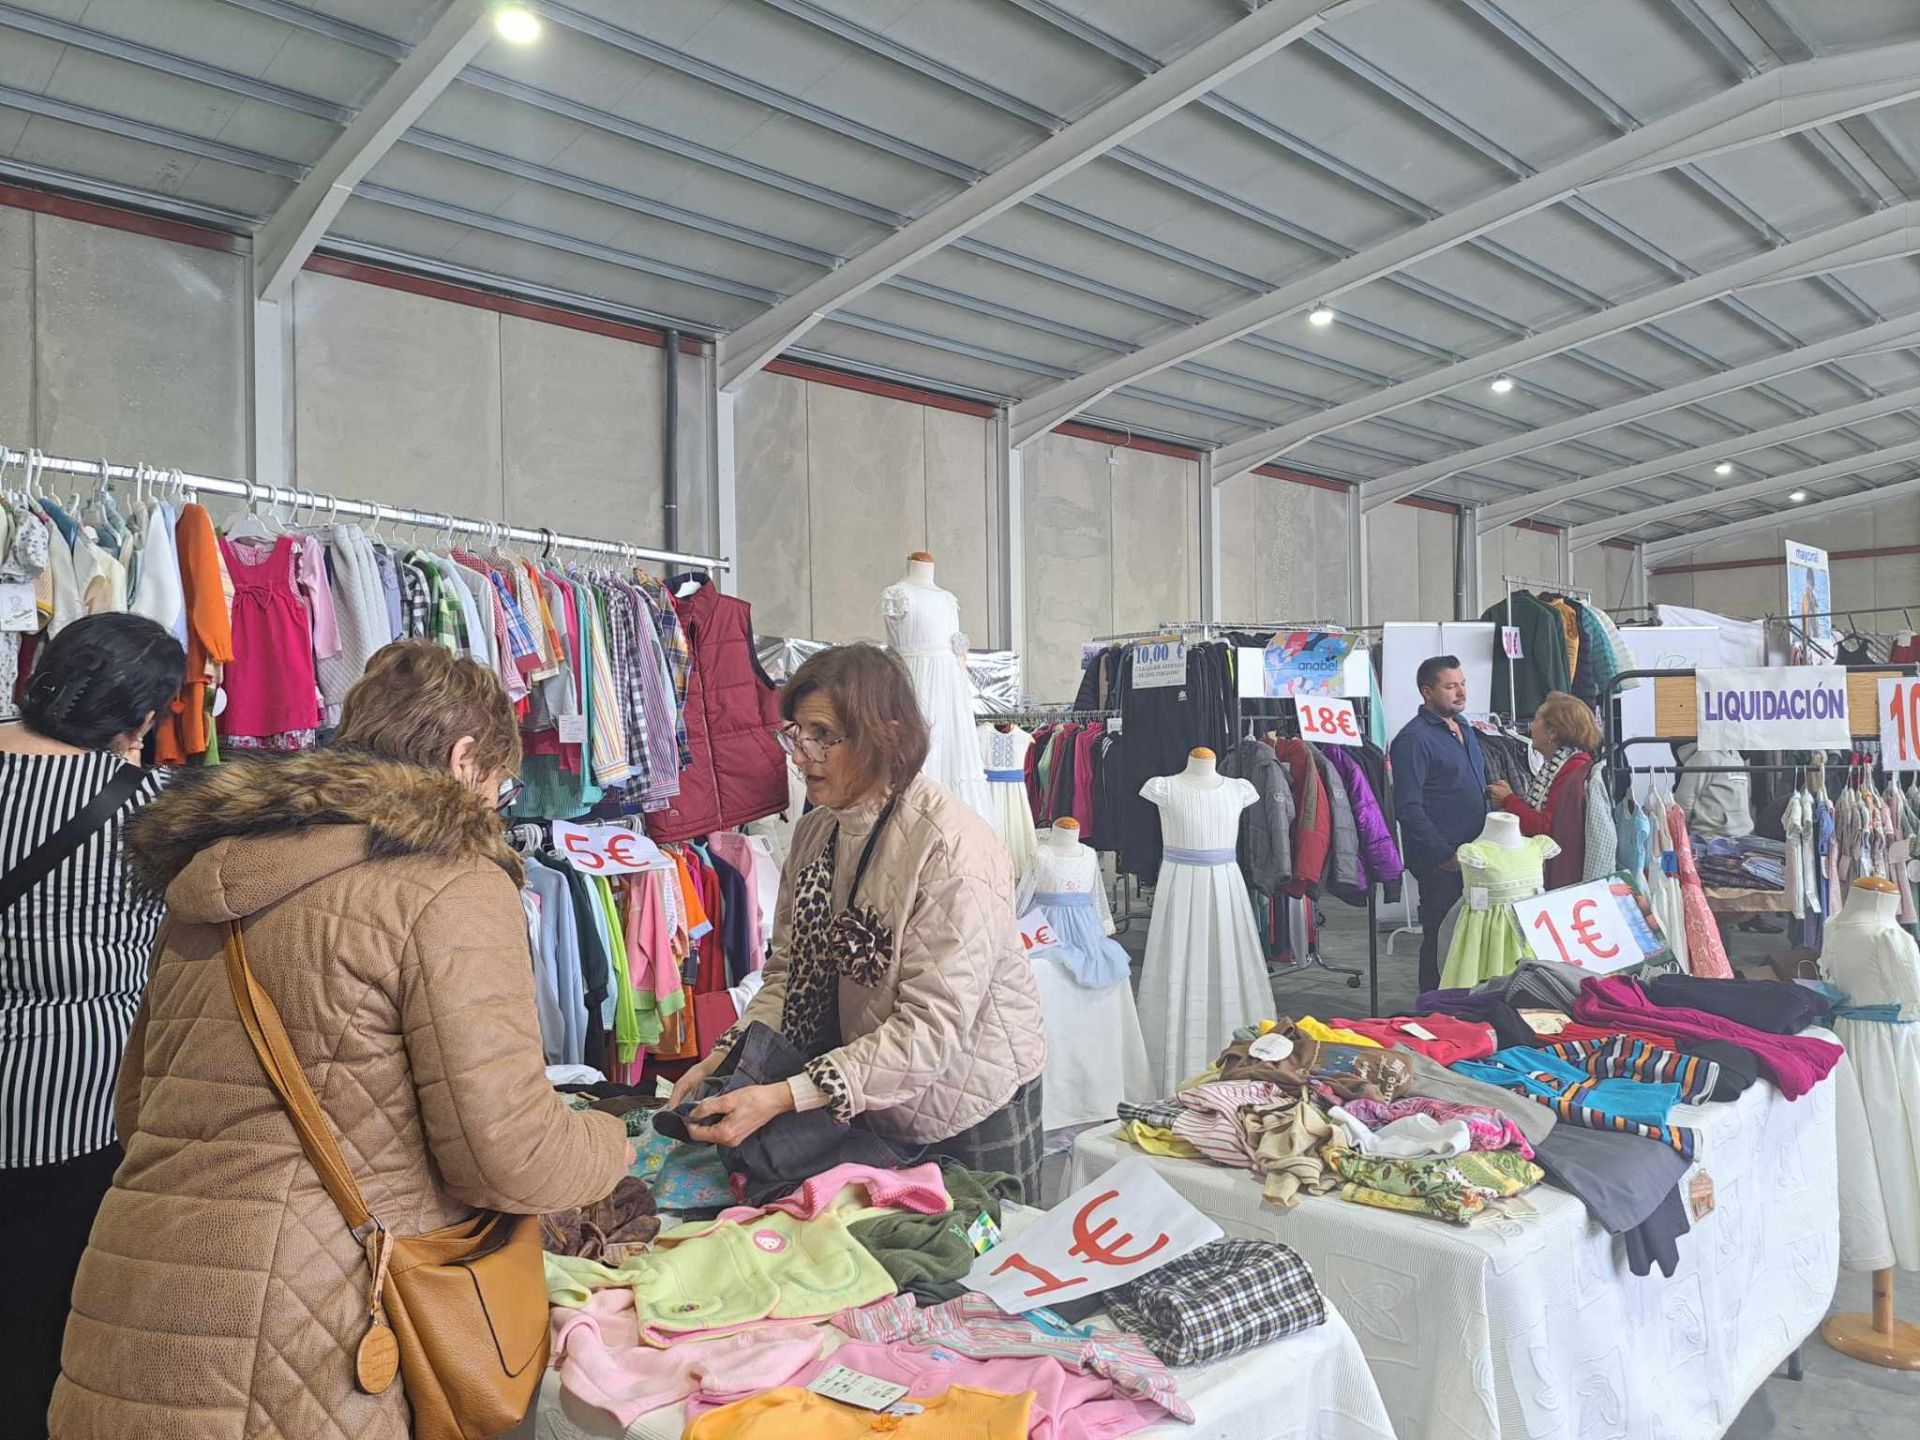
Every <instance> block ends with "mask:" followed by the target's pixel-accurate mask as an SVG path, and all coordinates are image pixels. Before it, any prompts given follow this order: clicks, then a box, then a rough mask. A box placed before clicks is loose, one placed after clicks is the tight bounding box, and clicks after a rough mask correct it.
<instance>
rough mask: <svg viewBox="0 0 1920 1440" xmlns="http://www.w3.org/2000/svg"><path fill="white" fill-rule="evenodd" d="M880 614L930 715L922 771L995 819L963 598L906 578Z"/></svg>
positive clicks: (887, 594)
mask: <svg viewBox="0 0 1920 1440" xmlns="http://www.w3.org/2000/svg"><path fill="white" fill-rule="evenodd" d="M880 614H881V616H882V618H883V619H884V620H885V621H886V625H887V644H888V645H889V646H890V647H891V648H892V650H893V653H894V654H896V655H898V656H899V657H900V659H901V661H902V662H903V663H904V664H905V665H906V667H907V677H908V678H909V679H910V680H911V681H912V682H913V693H914V694H915V695H916V696H917V697H919V700H920V713H921V714H922V715H923V716H925V717H926V721H927V759H926V763H925V764H924V765H923V766H922V767H921V773H922V774H924V775H926V776H927V777H928V778H930V779H933V780H938V781H939V782H940V783H941V784H942V785H944V786H946V787H947V789H949V790H951V791H953V793H954V794H956V795H958V796H959V797H960V798H961V799H962V800H964V801H966V802H967V804H969V805H971V806H972V807H973V808H974V809H975V810H977V811H979V812H980V814H981V816H982V817H983V818H984V819H986V820H987V821H988V822H989V823H991V822H992V820H993V816H994V805H993V802H992V800H991V799H990V798H989V797H988V794H987V777H986V770H985V767H983V766H982V765H981V763H980V744H979V739H978V737H977V736H976V735H975V733H974V721H973V681H972V679H971V678H969V676H968V675H967V637H966V634H965V633H964V632H963V631H962V630H961V629H960V602H959V601H958V600H957V599H955V598H954V596H953V595H952V593H951V592H949V591H946V590H942V589H940V588H939V587H937V586H934V585H915V584H911V583H909V582H907V581H901V582H900V583H899V584H897V585H889V586H888V587H887V588H886V589H885V590H884V591H882V592H881V596H880Z"/></svg>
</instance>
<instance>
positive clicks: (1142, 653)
mask: <svg viewBox="0 0 1920 1440" xmlns="http://www.w3.org/2000/svg"><path fill="white" fill-rule="evenodd" d="M1186 683H1187V642H1186V641H1184V640H1177V639H1166V640H1146V641H1143V642H1141V643H1140V644H1138V645H1136V646H1134V647H1133V688H1134V689H1136V690H1164V689H1166V688H1168V687H1169V686H1174V685H1184V684H1186Z"/></svg>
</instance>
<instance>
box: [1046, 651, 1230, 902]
mask: <svg viewBox="0 0 1920 1440" xmlns="http://www.w3.org/2000/svg"><path fill="white" fill-rule="evenodd" d="M1089 668H1090V669H1091V667H1089ZM1117 682H1118V683H1117V687H1116V688H1117V689H1118V690H1119V695H1120V706H1119V708H1120V720H1121V735H1122V737H1123V738H1122V741H1121V746H1120V751H1119V754H1120V764H1119V765H1118V766H1116V767H1115V768H1116V769H1117V770H1118V771H1119V772H1120V790H1121V798H1120V868H1121V869H1122V870H1124V871H1126V872H1127V873H1128V874H1130V875H1133V876H1136V877H1137V878H1139V879H1141V880H1143V881H1145V882H1146V883H1148V884H1152V883H1153V882H1154V880H1155V879H1156V878H1157V877H1158V876H1159V874H1160V812H1159V810H1157V809H1156V808H1155V807H1154V806H1153V804H1152V803H1151V802H1149V801H1147V800H1145V799H1142V798H1141V795H1140V787H1141V786H1142V785H1145V784H1146V783H1147V781H1148V780H1150V779H1152V778H1153V777H1154V776H1156V775H1172V774H1174V773H1175V772H1177V771H1180V770H1184V769H1185V768H1186V764H1187V752H1188V751H1189V750H1191V749H1193V748H1194V747H1195V746H1197V745H1205V746H1206V747H1207V748H1209V749H1210V750H1212V751H1213V753H1214V754H1215V755H1227V754H1231V753H1232V751H1233V747H1234V745H1235V744H1236V743H1237V741H1238V738H1239V731H1240V699H1239V689H1238V686H1237V685H1236V683H1235V681H1234V655H1233V650H1232V647H1231V646H1229V645H1226V644H1223V643H1221V642H1219V641H1209V642H1207V643H1206V644H1202V645H1189V646H1188V647H1187V683H1186V684H1185V685H1164V686H1153V687H1148V688H1145V689H1141V688H1138V687H1136V686H1135V685H1134V684H1133V652H1132V650H1131V649H1129V650H1127V651H1126V652H1125V653H1124V654H1123V655H1122V657H1121V660H1120V668H1119V674H1118V677H1117ZM1083 688H1084V687H1083Z"/></svg>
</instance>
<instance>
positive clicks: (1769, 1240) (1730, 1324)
mask: <svg viewBox="0 0 1920 1440" xmlns="http://www.w3.org/2000/svg"><path fill="white" fill-rule="evenodd" d="M1808 1033H1809V1034H1811V1035H1817V1036H1819V1037H1820V1038H1823V1039H1824V1038H1830V1037H1829V1036H1828V1035H1827V1032H1825V1031H1809V1032H1808ZM1835 1090H1836V1086H1835V1083H1834V1081H1833V1079H1832V1078H1831V1077H1830V1078H1829V1079H1828V1080H1827V1081H1825V1082H1824V1083H1822V1084H1821V1085H1820V1086H1819V1087H1817V1088H1816V1089H1815V1090H1814V1091H1813V1092H1812V1093H1810V1094H1808V1095H1806V1096H1803V1097H1802V1098H1801V1099H1800V1100H1798V1101H1796V1102H1794V1103H1791V1104H1789V1103H1788V1102H1786V1101H1785V1100H1783V1099H1781V1097H1780V1094H1779V1092H1778V1091H1777V1090H1775V1089H1774V1088H1773V1087H1772V1086H1771V1085H1768V1084H1765V1083H1762V1084H1757V1085H1754V1086H1752V1087H1751V1088H1749V1089H1748V1091H1747V1093H1746V1094H1745V1095H1743V1096H1741V1097H1740V1099H1739V1100H1737V1101H1734V1102H1732V1103H1730V1104H1724V1105H1706V1106H1682V1107H1680V1108H1679V1110H1677V1111H1676V1112H1675V1115H1674V1123H1676V1124H1682V1125H1691V1126H1693V1127H1695V1128H1696V1129H1698V1130H1700V1131H1701V1132H1702V1136H1703V1144H1702V1156H1703V1159H1702V1162H1701V1164H1700V1165H1699V1166H1698V1167H1696V1169H1704V1170H1705V1171H1706V1173H1707V1174H1708V1175H1709V1176H1711V1177H1712V1180H1713V1188H1714V1202H1715V1208H1714V1210H1713V1212H1712V1213H1711V1214H1708V1215H1706V1216H1705V1217H1704V1218H1702V1219H1700V1220H1698V1221H1696V1222H1695V1224H1694V1228H1693V1231H1692V1233H1691V1234H1688V1235H1686V1236H1684V1237H1682V1239H1681V1241H1680V1265H1679V1268H1678V1269H1677V1270H1676V1271H1675V1273H1674V1275H1673V1278H1672V1279H1670V1280H1669V1279H1665V1278H1663V1277H1662V1276H1661V1275H1660V1273H1659V1271H1657V1270H1656V1271H1654V1272H1653V1273H1652V1274H1651V1275H1648V1276H1646V1277H1640V1276H1636V1275H1634V1274H1633V1273H1632V1272H1631V1271H1630V1270H1629V1269H1628V1268H1627V1262H1626V1255H1625V1248H1624V1246H1623V1245H1622V1244H1621V1243H1619V1242H1617V1241H1615V1240H1614V1238H1613V1237H1612V1236H1610V1235H1608V1234H1607V1233H1606V1231H1605V1230H1603V1229H1602V1228H1601V1227H1600V1226H1599V1225H1598V1224H1597V1223H1595V1222H1594V1221H1593V1220H1591V1219H1590V1218H1589V1217H1588V1215H1587V1211H1586V1207H1585V1206H1584V1205H1582V1204H1581V1203H1580V1201H1578V1200H1577V1199H1575V1198H1574V1197H1573V1196H1571V1195H1569V1194H1567V1193H1565V1192H1564V1191H1561V1190H1556V1189H1554V1188H1552V1187H1551V1186H1547V1185H1540V1186H1537V1187H1535V1188H1534V1189H1533V1190H1531V1191H1529V1192H1528V1193H1527V1194H1526V1195H1525V1196H1524V1197H1523V1198H1524V1200H1525V1201H1526V1202H1528V1203H1529V1204H1530V1205H1531V1206H1532V1207H1533V1208H1534V1209H1535V1210H1536V1211H1537V1212H1538V1213H1537V1214H1534V1215H1532V1216H1528V1217H1525V1218H1514V1217H1509V1216H1499V1217H1495V1218H1491V1219H1485V1220H1482V1221H1480V1222H1478V1223H1476V1224H1475V1225H1472V1226H1470V1227H1465V1228H1459V1227H1455V1226H1451V1225H1447V1224H1444V1223H1442V1222H1440V1221H1437V1220H1428V1219H1424V1218H1420V1217H1416V1216H1406V1215H1398V1214H1394V1213H1392V1212H1389V1211H1383V1210H1371V1209H1368V1208H1366V1207H1364V1206H1360V1205H1350V1204H1347V1203H1346V1202H1345V1201H1342V1200H1339V1199H1337V1198H1335V1197H1332V1196H1315V1197H1311V1198H1309V1199H1307V1200H1305V1201H1303V1202H1302V1203H1301V1204H1300V1205H1299V1207H1298V1208H1296V1209H1294V1210H1291V1211H1287V1210H1281V1209H1279V1208H1277V1207H1274V1206H1269V1205H1267V1204H1265V1203H1264V1202H1263V1200H1262V1198H1261V1194H1260V1187H1259V1185H1258V1184H1257V1183H1256V1181H1255V1180H1254V1178H1253V1176H1252V1175H1251V1174H1250V1173H1248V1172H1247V1171H1244V1170H1231V1169H1227V1168H1225V1167H1223V1166H1217V1165H1211V1164H1208V1163H1207V1162H1205V1161H1200V1160H1173V1159H1165V1158H1158V1157H1156V1158H1154V1159H1153V1164H1154V1166H1155V1168H1156V1169H1157V1170H1158V1171H1159V1172H1160V1173H1161V1174H1162V1175H1163V1176H1165V1177H1166V1179H1167V1180H1168V1181H1169V1182H1170V1183H1171V1184H1172V1185H1173V1186H1174V1188H1175V1189H1177V1190H1178V1191H1179V1192H1180V1193H1181V1194H1182V1195H1184V1196H1185V1197H1186V1198H1187V1199H1188V1200H1189V1201H1191V1202H1192V1203H1193V1204H1194V1205H1195V1206H1197V1207H1198V1208H1199V1209H1200V1210H1202V1211H1204V1212H1205V1213H1206V1214H1208V1215H1210V1216H1211V1217H1212V1218H1213V1219H1214V1220H1215V1221H1217V1222H1218V1223H1219V1225H1220V1226H1221V1228H1222V1229H1224V1230H1225V1231H1226V1232H1227V1233H1228V1234H1229V1235H1234V1236H1241V1237H1246V1238H1251V1239H1273V1240H1281V1241H1284V1242H1285V1243H1287V1244H1288V1245H1291V1246H1293V1248H1294V1249H1295V1250H1297V1251H1299V1252H1300V1254H1301V1256H1302V1257H1303V1258H1304V1259H1305V1260H1306V1261H1307V1262H1308V1264H1310V1265H1311V1266H1312V1267H1313V1272H1314V1275H1315V1277H1316V1278H1317V1279H1318V1280H1319V1283H1320V1288H1321V1290H1322V1291H1323V1292H1324V1293H1325V1295H1326V1297H1327V1300H1328V1302H1329V1303H1330V1304H1331V1305H1334V1306H1337V1307H1338V1308H1339V1309H1340V1310H1341V1311H1342V1312H1343V1313H1344V1314H1345V1316H1346V1317H1347V1319H1348V1321H1349V1322H1350V1323H1351V1324H1352V1326H1353V1328H1354V1331H1355V1333H1356V1334H1357V1336H1358V1338H1359V1342H1360V1348H1361V1349H1362V1350H1363V1351H1364V1352H1365V1353H1366V1357H1367V1363H1368V1365H1369V1366H1371V1367H1372V1370H1373V1376H1374V1379H1375V1380H1376V1381H1377V1382H1378V1383H1379V1386H1380V1393H1381V1395H1382V1396H1383V1398H1384V1399H1385V1401H1386V1405H1387V1413H1388V1414H1389V1415H1391V1416H1392V1417H1393V1424H1394V1428H1395V1429H1396V1430H1397V1431H1398V1433H1399V1434H1400V1435H1401V1436H1402V1437H1403V1440H1422V1437H1433V1440H1460V1437H1477V1436H1488V1437H1493V1436H1499V1437H1506V1440H1522V1437H1524V1440H1549V1437H1562V1436H1564V1437H1567V1440H1574V1437H1583V1440H1584V1437H1594V1436H1607V1437H1648V1440H1652V1437H1660V1440H1684V1437H1693V1436H1717V1435H1719V1434H1721V1433H1722V1431H1724V1430H1725V1429H1726V1427H1727V1426H1728V1425H1729V1424H1731V1423H1732V1421H1733V1418H1734V1417H1735V1416H1736V1415H1737V1414H1738V1413H1739V1412H1740V1409H1741V1407H1742V1406H1743V1405H1745V1404H1746V1402H1747V1400H1748V1398H1749V1397H1750V1396H1751V1395H1752V1394H1753V1392H1754V1391H1755V1390H1757V1389H1758V1388H1759V1387H1760V1384H1761V1382H1762V1381H1764V1380H1765V1379H1766V1378H1767V1376H1768V1375H1769V1374H1771V1373H1772V1372H1773V1370H1774V1369H1775V1368H1776V1367H1778V1366H1779V1365H1780V1364H1781V1362H1782V1361H1784V1360H1785V1359H1786V1358H1787V1356H1788V1355H1789V1354H1790V1353H1791V1352H1792V1351H1793V1350H1794V1349H1795V1348H1796V1347H1797V1346H1798V1345H1799V1344H1800V1342H1801V1341H1802V1340H1803V1339H1805V1338H1806V1337H1807V1336H1808V1335H1809V1334H1811V1333H1812V1332H1813V1329H1814V1327H1815V1326H1816V1325H1818V1324H1819V1322H1820V1319H1821V1317H1822V1316H1824V1315H1825V1314H1826V1312H1827V1306H1828V1303H1829V1301H1830V1300H1831V1299H1832V1297H1833V1290H1834V1284H1835V1281H1836V1279H1837V1277H1838V1272H1839V1200H1838V1194H1837V1191H1838V1180H1837V1170H1836V1157H1835V1141H1834V1134H1835V1123H1834V1107H1835ZM1114 1129H1115V1127H1114V1126H1112V1125H1106V1126H1102V1127H1100V1128H1099V1129H1097V1130H1093V1131H1090V1132H1088V1133H1087V1134H1085V1135H1082V1136H1081V1137H1080V1140H1079V1142H1078V1144H1077V1145H1076V1146H1075V1147H1074V1154H1073V1165H1072V1172H1071V1175H1070V1177H1069V1179H1068V1181H1067V1188H1068V1190H1069V1191H1071V1190H1075V1189H1078V1188H1079V1187H1080V1186H1082V1185H1085V1184H1088V1183H1089V1182H1091V1181H1092V1180H1094V1179H1096V1178H1098V1177H1099V1176H1100V1175H1101V1174H1102V1173H1103V1172H1105V1171H1106V1170H1107V1169H1108V1168H1109V1167H1110V1166H1112V1165H1115V1164H1117V1163H1118V1162H1119V1161H1121V1160H1124V1159H1127V1158H1128V1157H1130V1156H1134V1155H1138V1154H1139V1153H1140V1152H1139V1151H1137V1150H1135V1149H1134V1148H1133V1147H1132V1146H1130V1145H1128V1144H1127V1143H1126V1142H1125V1141H1123V1140H1121V1139H1119V1138H1118V1137H1117V1136H1116V1135H1115V1133H1114ZM1693 1173H1694V1172H1691V1171H1690V1172H1689V1174H1688V1176H1687V1177H1686V1178H1685V1179H1683V1180H1682V1182H1681V1183H1682V1185H1683V1187H1684V1186H1685V1185H1686V1184H1687V1183H1688V1182H1689V1181H1690V1180H1691V1178H1692V1175H1693Z"/></svg>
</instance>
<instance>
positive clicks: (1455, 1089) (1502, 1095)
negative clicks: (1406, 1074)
mask: <svg viewBox="0 0 1920 1440" xmlns="http://www.w3.org/2000/svg"><path fill="white" fill-rule="evenodd" d="M1394 1053H1395V1054H1399V1055H1404V1056H1406V1057H1407V1060H1408V1062H1409V1063H1410V1064H1412V1066H1413V1085H1412V1086H1411V1087H1410V1088H1409V1089H1408V1090H1407V1092H1406V1093H1407V1094H1409V1095H1424V1096H1426V1097H1427V1098H1428V1099H1430V1100H1451V1101H1453V1102H1455V1103H1456V1104H1459V1105H1477V1106H1479V1107H1480V1108H1481V1109H1483V1110H1498V1111H1499V1112H1500V1113H1501V1114H1502V1115H1504V1116H1506V1117H1507V1118H1508V1119H1509V1120H1511V1121H1512V1122H1513V1124H1514V1128H1515V1129H1517V1130H1518V1131H1519V1132H1520V1133H1521V1134H1522V1135H1524V1136H1526V1137H1527V1143H1528V1144H1529V1145H1532V1146H1533V1147H1535V1148H1536V1149H1538V1148H1539V1146H1540V1143H1541V1141H1543V1140H1545V1139H1546V1138H1547V1136H1549V1135H1551V1134H1552V1133H1553V1127H1554V1124H1555V1123H1556V1121H1557V1118H1558V1117H1557V1116H1555V1115H1554V1113H1553V1111H1551V1110H1549V1109H1548V1108H1547V1107H1546V1106H1544V1105H1542V1104H1541V1103H1540V1102H1539V1101H1537V1100H1529V1099H1527V1097H1526V1096H1524V1095H1516V1094H1515V1093H1514V1092H1513V1091H1511V1090H1502V1089H1501V1088H1500V1087H1499V1086H1498V1085H1489V1084H1487V1083H1486V1082H1485V1081H1481V1080H1474V1079H1471V1078H1469V1077H1468V1076H1465V1075H1457V1074H1455V1073H1454V1072H1453V1071H1451V1070H1449V1069H1447V1067H1446V1066H1444V1065H1442V1064H1441V1063H1440V1062H1439V1061H1437V1060H1433V1059H1430V1058H1428V1057H1427V1056H1425V1055H1422V1054H1421V1053H1420V1052H1419V1051H1418V1050H1408V1049H1406V1048H1405V1047H1401V1048H1400V1049H1398V1050H1396V1051H1395V1052H1394Z"/></svg>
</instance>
